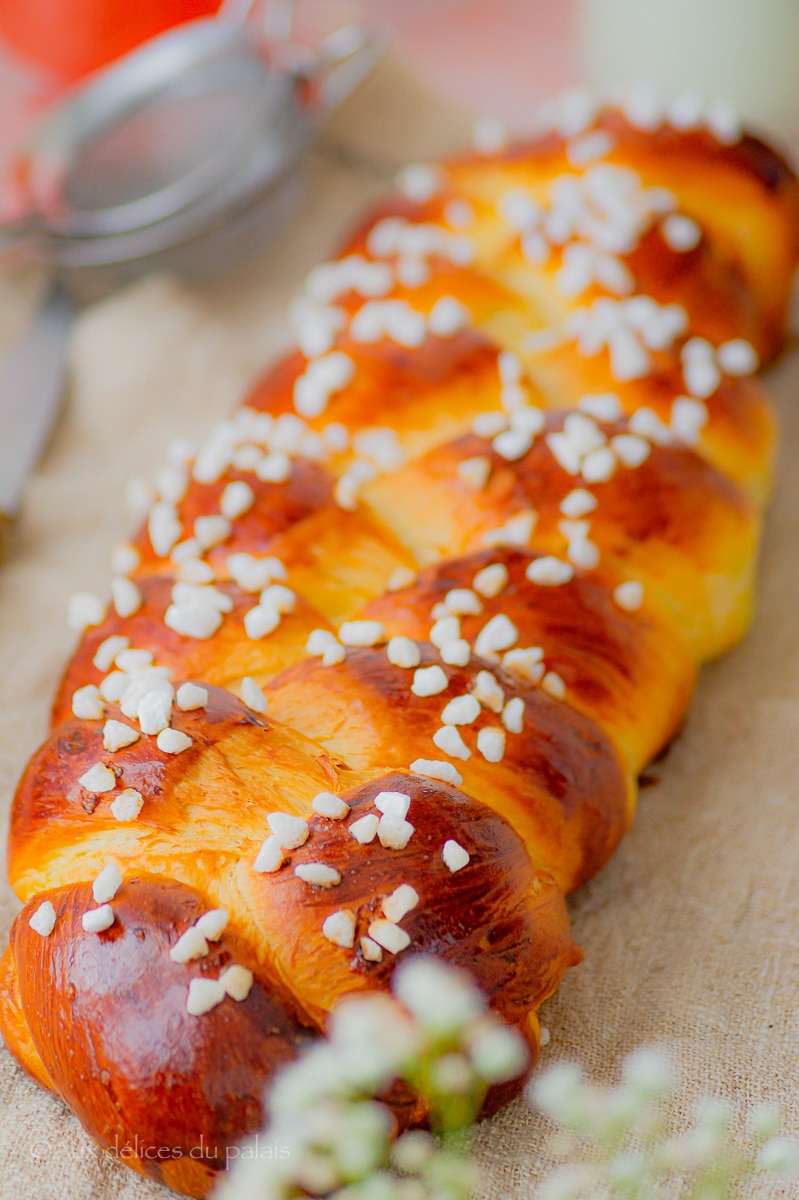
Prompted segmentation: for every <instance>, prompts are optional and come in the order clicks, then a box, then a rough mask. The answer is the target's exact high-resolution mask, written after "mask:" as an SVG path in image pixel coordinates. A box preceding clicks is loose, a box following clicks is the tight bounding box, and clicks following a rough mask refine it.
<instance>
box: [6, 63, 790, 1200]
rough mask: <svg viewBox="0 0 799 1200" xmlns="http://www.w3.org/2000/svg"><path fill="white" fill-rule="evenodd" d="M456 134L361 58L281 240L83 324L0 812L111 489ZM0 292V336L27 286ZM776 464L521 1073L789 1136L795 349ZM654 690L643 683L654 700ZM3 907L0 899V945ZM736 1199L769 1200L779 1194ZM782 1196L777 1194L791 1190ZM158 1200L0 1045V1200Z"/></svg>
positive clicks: (587, 902)
mask: <svg viewBox="0 0 799 1200" xmlns="http://www.w3.org/2000/svg"><path fill="white" fill-rule="evenodd" d="M467 129H468V122H467V121H466V119H465V118H464V117H463V116H462V115H458V114H454V113H452V112H449V111H447V110H446V109H445V108H444V107H443V106H442V105H441V104H440V103H439V102H437V101H434V100H432V99H431V98H430V97H429V96H428V95H427V94H426V93H424V92H423V91H422V90H421V88H420V87H419V86H418V84H417V83H416V82H415V81H414V80H413V79H412V78H411V77H410V76H408V75H407V73H406V72H405V71H404V70H402V69H401V68H399V67H398V66H397V65H396V64H394V63H386V64H384V65H383V66H382V67H381V68H380V70H379V71H378V72H377V73H376V74H375V75H374V76H373V78H372V79H371V80H370V81H369V82H368V83H367V84H366V85H364V87H363V88H362V89H361V91H360V92H359V93H358V94H357V95H356V96H355V97H353V98H352V99H351V100H350V102H349V103H348V105H347V107H346V109H345V110H343V111H342V112H341V113H340V114H339V115H338V116H337V118H336V120H335V121H334V122H333V124H332V125H331V127H330V128H329V130H328V132H327V133H326V135H325V137H324V139H323V142H322V144H321V146H320V148H319V150H318V151H317V152H316V153H315V155H314V160H313V163H312V166H311V172H310V179H309V184H308V192H307V197H306V202H305V205H304V208H303V210H302V213H301V214H300V216H299V217H298V219H297V221H296V222H295V224H294V225H293V226H292V227H291V230H290V234H288V235H286V236H283V237H281V238H279V239H278V241H277V243H276V244H275V245H274V246H273V248H272V249H271V250H269V251H268V252H267V253H265V254H263V255H260V256H259V257H258V258H257V259H256V260H254V261H252V262H250V263H249V264H248V266H247V269H246V271H245V272H239V273H238V274H236V275H235V276H233V277H230V278H227V279H225V280H222V281H218V282H216V283H215V284H214V285H213V286H207V287H203V288H189V287H186V286H185V285H182V284H179V283H176V282H174V281H170V280H168V279H163V278H151V279H147V280H143V281H141V282H139V283H137V284H135V285H134V286H132V287H130V288H129V289H127V290H126V291H125V292H120V293H117V294H116V295H114V296H112V297H110V298H108V299H107V300H105V301H104V302H103V303H101V304H98V305H96V306H95V307H93V308H91V309H89V310H87V311H85V312H84V313H83V314H82V316H81V318H80V321H79V324H78V327H77V330H76V335H75V339H74V346H73V356H72V373H71V374H72V378H71V386H70V390H69V394H68V397H67V402H66V405H65V409H64V413H63V416H62V418H61V420H60V422H59V425H58V427H57V429H56V431H55V433H54V436H53V439H52V442H51V445H50V447H49V449H48V451H47V453H46V455H45V457H44V459H43V461H42V463H41V465H40V468H39V470H38V471H37V473H36V475H35V477H34V478H33V479H32V481H31V484H30V487H29V488H28V491H27V494H26V498H25V505H24V510H23V513H22V515H21V519H20V522H19V525H18V529H17V537H16V543H15V546H14V550H13V554H12V556H11V558H10V559H9V560H8V561H7V562H6V563H4V564H3V566H2V568H0V805H1V806H2V817H3V825H4V827H5V823H6V814H7V811H8V807H9V804H10V801H11V796H12V794H13V789H14V786H15V783H16V780H17V779H18V777H19V775H20V773H21V771H22V769H23V767H24V764H25V762H26V760H27V758H28V756H29V755H30V753H31V752H32V751H33V750H34V749H35V748H36V746H37V744H38V743H39V742H40V741H41V739H42V738H43V737H44V735H45V733H46V729H47V721H48V710H49V704H50V700H51V697H52V694H53V690H54V688H55V685H56V681H57V679H58V676H59V673H60V671H61V670H62V668H63V665H64V663H65V661H66V658H67V656H68V654H69V652H70V648H71V646H72V643H73V636H72V635H71V634H70V632H69V631H68V629H67V627H66V621H65V606H66V601H67V599H68V597H69V596H70V595H71V594H72V593H73V592H75V591H77V590H82V589H88V590H94V591H97V592H99V593H101V594H104V593H105V592H106V591H107V588H108V578H109V571H108V557H109V552H110V549H111V547H112V546H113V545H114V544H115V543H116V542H118V541H120V540H121V539H123V538H124V536H125V535H126V534H127V533H128V532H129V531H130V529H131V519H130V516H129V515H128V514H127V512H126V510H125V507H124V501H123V481H124V480H125V478H126V477H127V476H128V475H130V474H132V473H136V472H139V473H142V474H143V475H145V476H147V477H149V478H153V476H154V474H155V472H156V471H157V470H158V468H159V467H160V466H161V465H162V464H163V461H164V452H165V448H166V446H167V443H168V442H169V440H170V438H172V437H177V436H187V435H189V436H191V437H193V438H197V437H199V436H201V435H202V433H203V432H204V431H205V430H207V429H209V428H210V426H211V425H212V423H213V422H214V421H216V420H218V419H219V418H220V417H221V416H223V415H224V414H225V413H226V412H227V411H228V410H229V409H230V408H231V407H232V406H233V405H234V404H235V403H236V402H237V401H239V400H240V399H241V397H242V394H243V393H244V392H245V390H246V388H247V386H248V384H249V383H250V382H251V381H252V380H253V379H254V378H255V376H256V375H257V374H258V372H259V371H261V370H262V369H263V368H264V367H265V366H266V365H267V364H268V363H269V361H270V359H271V358H272V357H273V356H274V355H275V354H276V353H277V352H278V351H279V350H280V348H281V346H283V345H284V344H286V343H287V341H288V330H287V326H286V323H285V311H286V307H287V304H288V302H289V300H290V299H291V297H292V295H293V294H294V292H295V291H296V289H297V287H298V285H299V284H300V282H301V280H302V278H303V276H304V274H305V272H306V271H307V270H308V268H309V267H311V266H312V265H313V264H314V263H315V262H318V261H320V260H321V259H323V258H324V257H325V256H326V255H329V253H330V252H331V251H332V250H333V249H334V248H335V245H336V239H337V237H339V236H340V235H341V233H342V232H343V231H344V230H345V229H346V228H347V226H348V224H351V223H352V221H353V220H354V219H356V218H357V216H358V214H359V212H360V211H361V210H362V208H363V205H364V203H366V202H367V201H368V199H369V197H370V196H372V195H374V194H376V192H378V191H379V189H380V187H381V186H384V185H385V182H386V180H387V179H388V178H389V177H390V174H391V171H392V168H393V166H394V165H396V164H399V163H403V162H408V161H413V160H417V159H420V158H426V157H428V156H434V155H436V154H440V153H445V152H446V151H447V150H452V149H455V148H457V147H458V146H459V145H461V144H462V143H463V141H464V139H465V137H466V134H467ZM20 282H21V281H20V280H19V279H13V280H6V281H4V282H3V281H0V339H2V340H4V341H6V342H7V341H8V339H9V338H10V337H11V336H12V334H13V332H14V331H15V329H17V328H19V325H20V322H21V320H22V318H23V316H24V309H25V307H26V304H28V302H29V299H30V295H31V293H32V290H33V289H32V287H31V286H30V284H29V281H22V283H24V284H25V286H24V287H21V286H20ZM769 383H770V387H771V390H772V393H773V395H774V397H775V399H776V400H777V403H778V406H779V409H780V413H781V418H782V423H783V437H782V470H781V472H780V478H779V483H778V487H777V492H776V496H775V499H774V504H773V507H772V509H771V512H770V515H769V518H768V524H767V532H766V540H765V548H764V554H763V561H762V566H761V572H760V579H761V595H760V605H759V611H758V616H757V620H756V623H755V626H754V628H753V630H752V632H751V633H750V635H749V636H748V638H747V639H746V641H745V642H744V644H743V645H741V646H740V647H739V648H738V649H736V650H735V651H734V653H732V654H730V655H729V656H728V657H727V658H725V659H724V660H723V661H721V662H719V663H717V664H714V665H713V666H711V667H709V668H708V669H707V670H705V672H704V673H703V675H702V679H701V682H700V685H699V689H698V692H697V694H696V698H695V701H694V704H693V706H692V709H691V713H690V715H689V717H688V720H687V722H686V725H685V728H684V730H683V731H682V733H681V735H680V737H679V738H678V739H677V741H676V742H675V743H674V745H673V746H672V748H671V749H670V751H669V753H668V755H667V756H666V757H665V758H664V759H663V760H661V761H660V762H658V763H657V764H655V765H654V766H653V767H652V768H651V769H650V770H649V771H648V772H647V775H646V783H647V786H645V787H644V788H643V789H642V794H641V802H640V808H639V812H638V815H637V817H636V821H635V824H634V827H633V829H632V832H631V833H630V834H629V836H628V837H627V839H626V841H625V842H624V843H623V845H622V847H621V849H620V850H619V851H618V852H617V854H616V856H615V858H614V859H613V861H612V862H611V863H610V864H609V866H607V867H606V868H605V870H604V871H603V872H602V874H601V876H600V877H599V878H597V879H596V880H594V881H593V882H592V883H591V884H589V885H588V886H587V887H585V888H583V889H582V891H581V892H580V893H579V894H578V895H576V896H575V897H573V899H572V900H571V901H570V907H571V911H572V915H573V920H574V929H575V934H576V937H577V940H578V941H579V943H580V944H581V945H582V946H583V948H584V950H585V953H586V958H585V962H584V963H583V964H582V965H581V966H580V967H578V968H576V969H575V970H572V971H571V972H570V973H569V975H568V977H567V979H566V981H565V982H564V984H563V986H562V988H561V990H560V992H559V993H558V994H557V996H555V997H554V998H552V999H551V1000H550V1001H549V1002H548V1003H547V1004H546V1005H545V1007H544V1010H543V1014H542V1015H543V1024H544V1025H545V1026H546V1027H547V1028H548V1029H549V1031H550V1034H551V1041H550V1044H549V1046H548V1047H547V1048H546V1049H545V1051H544V1052H543V1061H544V1062H545V1063H546V1062H554V1061H556V1060H557V1059H559V1058H561V1057H568V1058H571V1059H575V1060H577V1061H579V1062H580V1063H582V1064H583V1065H584V1066H585V1068H586V1070H587V1071H588V1072H589V1073H590V1075H592V1076H593V1077H594V1078H596V1079H597V1080H604V1081H611V1080H614V1079H615V1078H616V1077H617V1074H618V1069H619V1065H620V1062H621V1060H622V1058H623V1056H624V1054H625V1053H626V1052H627V1051H629V1050H630V1049H632V1048H633V1047H635V1046H639V1045H642V1044H648V1043H652V1042H659V1043H663V1044H666V1045H667V1046H668V1047H669V1048H670V1049H671V1051H672V1053H673V1055H674V1057H675V1061H676V1063H677V1065H678V1067H679V1069H680V1071H681V1072H682V1075H683V1079H684V1108H685V1111H687V1108H688V1105H690V1102H691V1100H692V1099H694V1098H695V1097H696V1096H698V1095H701V1094H704V1093H707V1092H716V1093H719V1094H723V1095H727V1096H731V1097H733V1098H736V1099H739V1100H740V1101H741V1102H742V1103H746V1102H754V1101H757V1100H760V1099H764V1098H772V1099H778V1100H780V1101H781V1102H782V1103H783V1105H784V1107H785V1110H786V1112H787V1114H788V1126H789V1128H791V1129H792V1130H793V1131H795V1132H799V1079H798V1078H797V1065H796V1064H797V1055H798V1054H799V986H798V985H799V820H798V819H797V808H799V772H798V771H797V762H798V761H799V748H798V747H799V736H798V735H799V553H797V549H799V470H797V469H796V461H797V455H799V403H797V399H798V398H799V356H796V355H794V356H793V357H792V356H790V355H789V356H788V357H786V359H785V360H784V361H783V362H782V363H781V364H780V365H779V366H778V367H777V368H776V369H775V370H773V371H772V372H771V376H770V379H769ZM657 684H658V681H657V680H656V679H653V680H652V686H653V687H657ZM18 907H19V905H18V902H17V901H16V900H15V898H14V896H13V895H12V893H11V891H10V889H9V887H8V885H7V884H6V883H5V882H0V934H1V935H2V937H3V940H5V934H6V931H7V929H8V926H9V924H10V922H11V920H12V918H13V916H14V914H15V912H16V911H17V909H18ZM545 1132H546V1131H545V1126H544V1122H543V1121H542V1120H541V1119H540V1118H539V1117H537V1116H535V1115H533V1114H532V1113H531V1112H530V1111H529V1109H527V1108H526V1107H525V1105H524V1104H523V1103H522V1102H521V1101H519V1102H517V1103H516V1104H514V1105H512V1106H511V1107H510V1108H509V1109H507V1110H506V1111H505V1112H503V1113H502V1114H500V1115H499V1116H498V1117H497V1118H495V1119H494V1120H493V1121H491V1122H489V1123H486V1124H485V1125H483V1126H482V1127H481V1128H480V1130H479V1132H478V1135H477V1147H478V1156H479V1160H480V1162H481V1164H482V1167H483V1169H484V1178H485V1182H484V1185H483V1188H482V1195H483V1196H484V1198H485V1200H507V1198H509V1197H523V1196H525V1197H528V1196H532V1195H533V1193H534V1190H535V1182H536V1180H537V1179H538V1178H539V1176H540V1173H541V1171H542V1169H543V1165H542V1164H543V1163H544V1162H545V1159H546V1150H545ZM756 1194H757V1196H758V1197H761V1196H762V1197H764V1198H765V1197H769V1198H770V1197H772V1196H773V1197H776V1196H789V1195H791V1194H792V1193H791V1191H790V1190H786V1185H779V1184H774V1185H772V1186H771V1187H770V1188H769V1187H767V1186H763V1187H761V1188H759V1190H758V1191H757V1193H756ZM794 1194H799V1189H798V1190H797V1192H796V1193H794ZM164 1195H166V1193H165V1190H164V1189H162V1188H161V1187H159V1186H157V1185H155V1184H151V1183H149V1182H146V1181H144V1180H142V1179H140V1178H139V1177H138V1176H136V1175H134V1174H133V1173H132V1172H131V1171H129V1170H128V1169H127V1168H126V1167H124V1166H122V1165H121V1164H120V1163H119V1162H118V1161H115V1160H114V1159H113V1158H112V1157H110V1156H108V1155H106V1154H103V1153H102V1152H101V1151H100V1150H98V1149H97V1147H95V1146H94V1145H93V1144H92V1143H91V1142H90V1140H89V1139H88V1138H87V1137H86V1135H85V1134H84V1133H83V1131H82V1130H81V1128H80V1126H79V1125H78V1122H77V1121H76V1120H75V1118H74V1117H73V1116H72V1115H71V1114H70V1113H69V1112H68V1111H67V1110H66V1109H65V1107H64V1106H63V1105H62V1104H61V1103H60V1102H59V1101H58V1100H55V1099H53V1098H52V1097H51V1096H49V1095H46V1094H45V1093H43V1092H42V1091H41V1090H40V1089H39V1088H38V1087H37V1086H36V1085H35V1084H34V1083H33V1082H32V1081H31V1080H30V1079H28V1078H27V1076H25V1075H23V1073H22V1072H21V1071H20V1070H19V1069H18V1068H17V1067H16V1066H15V1064H14V1062H13V1060H12V1059H11V1057H10V1055H9V1054H8V1053H7V1052H6V1051H5V1050H3V1049H0V1196H1V1197H3V1198H6V1197H8V1198H9V1200H12V1198H13V1200H21V1198H23V1197H24V1198H27V1200H79V1198H80V1200H85V1198H86V1197H98V1198H103V1200H105V1198H106V1197H115V1198H118V1200H143V1198H144V1197H147V1196H150V1197H155V1196H164Z"/></svg>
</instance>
